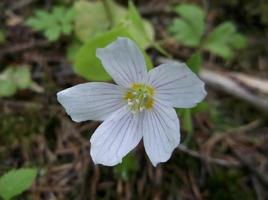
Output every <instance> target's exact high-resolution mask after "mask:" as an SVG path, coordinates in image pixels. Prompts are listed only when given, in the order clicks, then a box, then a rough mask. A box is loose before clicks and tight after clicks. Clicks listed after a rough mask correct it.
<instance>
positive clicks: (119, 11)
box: [74, 1, 126, 42]
mask: <svg viewBox="0 0 268 200" xmlns="http://www.w3.org/2000/svg"><path fill="white" fill-rule="evenodd" d="M74 9H75V11H76V13H77V15H76V18H75V29H74V31H75V34H76V36H77V38H78V39H79V40H80V41H81V42H86V41H87V40H88V39H89V38H92V37H94V36H96V35H97V34H99V33H103V32H105V31H107V30H108V29H109V28H110V27H111V24H110V20H109V18H108V16H107V14H106V10H105V7H104V6H103V3H102V2H101V1H96V2H86V1H77V2H75V4H74ZM113 9H114V11H115V12H114V13H115V15H116V17H115V19H118V18H119V17H122V18H123V17H124V16H125V14H126V11H125V10H124V9H123V8H122V7H120V6H118V5H117V4H115V5H113ZM117 15H118V16H117Z"/></svg>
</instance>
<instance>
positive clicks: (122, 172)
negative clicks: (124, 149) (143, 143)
mask: <svg viewBox="0 0 268 200" xmlns="http://www.w3.org/2000/svg"><path fill="white" fill-rule="evenodd" d="M138 169H139V165H138V162H137V159H136V157H135V155H134V154H133V153H129V154H128V155H127V156H125V157H124V158H123V161H122V163H120V164H118V165H116V166H115V173H116V174H118V175H119V176H120V178H122V179H123V180H124V181H128V180H129V178H130V175H131V174H132V173H134V172H136V171H137V170H138Z"/></svg>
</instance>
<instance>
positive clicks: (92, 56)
mask: <svg viewBox="0 0 268 200" xmlns="http://www.w3.org/2000/svg"><path fill="white" fill-rule="evenodd" d="M118 36H128V32H127V29H126V27H124V26H118V27H115V28H114V29H112V30H111V31H107V32H105V33H103V34H99V35H98V36H96V37H95V38H93V39H90V40H88V41H87V42H86V43H85V45H84V46H83V47H82V48H81V49H80V50H79V52H78V53H77V55H76V59H75V65H74V70H75V72H76V73H78V74H79V75H81V76H83V77H84V78H86V79H88V80H98V81H103V80H110V76H109V75H108V74H107V72H106V71H105V70H104V68H103V66H102V64H101V62H100V60H99V59H98V58H97V57H96V50H97V48H102V47H105V46H106V45H108V44H109V43H111V42H112V41H114V40H115V39H116V38H117V37H118Z"/></svg>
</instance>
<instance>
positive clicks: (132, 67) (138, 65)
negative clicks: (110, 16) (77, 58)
mask: <svg viewBox="0 0 268 200" xmlns="http://www.w3.org/2000/svg"><path fill="white" fill-rule="evenodd" d="M96 56H97V57H98V58H99V59H100V60H101V62H102V64H103V66H104V68H105V70H106V71H107V72H108V73H109V74H110V75H111V77H112V78H113V80H114V81H115V82H116V83H117V84H118V85H122V86H125V87H129V86H130V85H131V84H132V83H135V82H136V83H139V82H141V81H143V80H144V79H145V77H146V74H147V72H146V64H145V59H144V57H143V55H142V53H141V51H140V49H139V48H138V46H137V45H136V44H135V43H134V42H133V41H132V40H130V39H128V38H122V37H119V38H118V39H117V40H115V41H114V42H112V43H111V44H109V45H108V46H106V47H104V48H99V49H97V52H96Z"/></svg>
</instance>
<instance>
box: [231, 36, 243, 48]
mask: <svg viewBox="0 0 268 200" xmlns="http://www.w3.org/2000/svg"><path fill="white" fill-rule="evenodd" d="M230 39H231V42H230V45H231V46H232V47H233V48H234V49H243V48H245V47H246V46H247V39H246V37H245V36H244V35H242V34H240V33H235V34H233V36H232V37H231V38H230Z"/></svg>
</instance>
